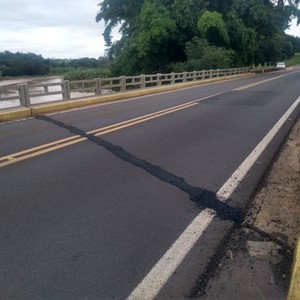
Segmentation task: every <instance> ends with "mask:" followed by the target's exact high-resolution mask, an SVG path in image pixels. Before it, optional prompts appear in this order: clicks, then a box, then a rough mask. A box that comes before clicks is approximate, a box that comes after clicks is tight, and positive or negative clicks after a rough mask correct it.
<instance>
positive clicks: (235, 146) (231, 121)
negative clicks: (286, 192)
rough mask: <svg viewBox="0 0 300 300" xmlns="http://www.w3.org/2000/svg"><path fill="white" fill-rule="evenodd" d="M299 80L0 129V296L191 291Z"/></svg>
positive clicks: (295, 103)
mask: <svg viewBox="0 0 300 300" xmlns="http://www.w3.org/2000/svg"><path fill="white" fill-rule="evenodd" d="M299 77H300V69H297V68H295V69H293V70H289V71H279V72H273V73H268V74H263V75H258V76H255V77H250V78H246V79H238V80H231V81H225V82H221V83H214V84H207V85H202V86H199V87H193V88H187V89H182V90H178V91H173V92H165V93H161V94H156V95H152V96H144V97H140V98H135V99H131V100H126V101H118V102H114V103H110V104H102V105H99V106H95V107H93V108H83V109H78V110H73V111H70V112H63V113H56V114H52V115H41V116H38V117H36V118H34V119H29V120H23V121H19V122H10V123H2V124H1V125H0V136H1V147H0V181H1V189H0V238H1V239H2V240H1V245H2V246H1V248H0V291H1V298H2V299H31V300H32V299H125V298H129V299H152V298H154V297H156V296H157V298H158V299H167V298H171V297H174V298H183V297H184V296H186V295H188V294H189V293H190V292H191V291H195V289H196V288H197V285H199V284H200V285H201V282H199V281H198V282H197V280H198V279H199V278H202V279H203V280H205V274H206V273H207V272H209V270H208V268H207V266H208V264H209V261H210V259H211V258H212V257H215V256H218V255H221V254H222V250H220V249H222V247H221V245H222V242H223V241H224V238H227V237H228V236H229V235H230V233H231V229H232V227H233V226H235V225H240V224H241V223H242V222H243V221H244V217H245V215H244V214H245V207H246V205H247V204H248V200H249V198H250V196H251V193H252V192H253V191H254V190H255V188H256V186H257V184H258V182H259V180H260V178H261V176H262V175H263V174H264V172H265V170H266V168H267V167H268V165H269V163H270V161H271V160H272V158H273V156H274V154H275V153H276V152H277V150H278V147H279V146H280V144H281V143H282V140H283V139H284V138H285V136H286V135H287V133H288V132H289V130H290V128H291V127H292V125H293V124H294V123H295V121H296V120H297V118H298V116H299V112H300V105H299V102H300V98H299V96H300V86H299ZM57 141H59V142H57ZM16 153H17V154H16ZM196 282H197V283H196Z"/></svg>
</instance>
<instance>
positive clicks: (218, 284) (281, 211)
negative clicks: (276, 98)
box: [199, 120, 300, 300]
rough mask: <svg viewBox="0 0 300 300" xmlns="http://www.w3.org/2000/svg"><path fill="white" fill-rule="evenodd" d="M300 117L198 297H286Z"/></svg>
mask: <svg viewBox="0 0 300 300" xmlns="http://www.w3.org/2000/svg"><path fill="white" fill-rule="evenodd" d="M299 175H300V120H298V122H297V123H296V125H295V126H294V128H293V130H292V131H291V133H290V135H289V137H288V139H287V141H286V142H285V144H284V146H283V148H282V150H281V152H280V154H279V156H278V158H277V160H276V161H275V163H274V164H273V166H272V168H271V169H270V171H269V173H268V175H267V176H266V178H265V180H264V182H263V183H262V186H261V188H260V190H259V191H258V192H257V194H256V196H255V197H254V201H253V205H252V208H251V210H250V211H249V213H248V216H247V218H246V220H245V224H244V226H242V228H237V229H235V231H234V232H233V234H232V236H231V238H230V241H229V243H228V244H227V248H226V251H225V255H224V257H223V258H222V260H221V262H220V264H219V267H218V268H217V270H216V271H215V272H214V274H213V276H212V277H211V278H210V279H209V281H208V284H207V288H206V290H205V291H202V294H201V295H199V298H200V299H223V300H224V299H225V300H226V299H245V300H247V299H272V300H277V299H278V300H281V299H286V297H287V294H288V288H289V283H290V274H291V269H292V264H293V254H294V249H295V245H296V241H297V238H298V237H299V235H300V176H299Z"/></svg>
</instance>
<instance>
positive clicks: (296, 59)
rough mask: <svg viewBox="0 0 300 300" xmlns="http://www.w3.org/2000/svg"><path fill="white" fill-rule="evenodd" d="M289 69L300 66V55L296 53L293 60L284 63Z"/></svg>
mask: <svg viewBox="0 0 300 300" xmlns="http://www.w3.org/2000/svg"><path fill="white" fill-rule="evenodd" d="M284 62H285V64H286V66H287V67H290V66H294V65H299V64H300V53H296V54H295V55H294V56H293V57H292V58H290V59H288V60H285V61H284Z"/></svg>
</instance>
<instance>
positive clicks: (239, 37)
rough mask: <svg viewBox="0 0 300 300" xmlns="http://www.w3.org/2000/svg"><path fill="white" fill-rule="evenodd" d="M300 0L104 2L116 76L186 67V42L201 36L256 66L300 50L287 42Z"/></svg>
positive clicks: (243, 62) (102, 13)
mask: <svg viewBox="0 0 300 300" xmlns="http://www.w3.org/2000/svg"><path fill="white" fill-rule="evenodd" d="M299 2H300V0H222V1H220V0H185V1H181V0H133V1H130V0H103V1H102V2H101V3H100V10H99V12H98V14H97V17H96V20H97V21H101V20H103V21H104V22H105V24H106V27H105V32H104V37H105V40H106V42H107V45H108V47H109V49H108V57H109V58H110V59H112V60H113V72H114V73H115V75H125V74H139V73H146V72H147V73H151V72H158V71H159V72H163V71H165V70H170V67H171V66H176V68H177V67H179V68H182V67H183V66H185V63H186V62H187V61H188V58H187V55H186V51H185V47H186V44H187V43H188V42H191V41H192V40H193V38H194V37H195V36H198V37H200V38H202V39H206V40H207V41H208V43H209V44H210V46H214V47H215V48H211V50H213V51H214V53H222V51H223V50H232V51H233V52H234V53H235V60H234V61H236V62H237V63H238V64H239V65H250V64H252V63H254V62H263V61H267V60H268V59H271V58H272V57H276V58H282V59H283V58H285V57H286V56H288V55H291V53H293V52H294V51H295V49H296V47H297V45H298V43H297V41H295V40H293V41H291V40H290V39H288V38H286V37H285V34H284V31H285V29H286V28H288V26H289V23H290V21H291V19H292V18H294V17H298V19H299V16H300V13H299V8H298V6H299ZM117 25H121V31H120V32H121V34H122V38H121V39H120V40H119V41H116V42H114V43H112V41H111V37H110V35H111V30H112V28H114V27H115V26H117ZM219 48H220V49H221V48H222V49H223V50H222V51H221V50H220V49H219ZM224 48H225V49H224ZM268 51H269V52H268ZM271 53H272V54H271ZM207 55H208V54H207ZM207 57H208V56H207ZM220 63H221V62H220Z"/></svg>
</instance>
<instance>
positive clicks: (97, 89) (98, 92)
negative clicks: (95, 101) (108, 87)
mask: <svg viewBox="0 0 300 300" xmlns="http://www.w3.org/2000/svg"><path fill="white" fill-rule="evenodd" d="M94 81H95V93H96V95H101V94H102V90H101V79H100V78H95V79H94Z"/></svg>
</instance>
